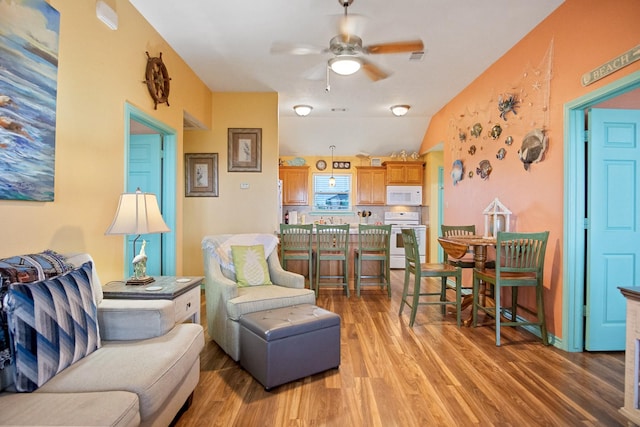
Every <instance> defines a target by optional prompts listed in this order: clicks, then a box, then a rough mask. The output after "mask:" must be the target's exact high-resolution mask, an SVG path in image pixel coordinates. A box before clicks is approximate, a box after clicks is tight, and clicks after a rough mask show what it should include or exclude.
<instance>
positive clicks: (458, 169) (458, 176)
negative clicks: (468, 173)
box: [451, 159, 464, 185]
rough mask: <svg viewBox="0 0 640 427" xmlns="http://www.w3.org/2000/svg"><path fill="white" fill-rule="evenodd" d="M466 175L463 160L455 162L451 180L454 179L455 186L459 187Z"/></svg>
mask: <svg viewBox="0 0 640 427" xmlns="http://www.w3.org/2000/svg"><path fill="white" fill-rule="evenodd" d="M463 174H464V166H463V164H462V160H459V159H458V160H456V161H454V162H453V168H451V179H453V185H457V184H458V182H460V181H461V180H462V177H463Z"/></svg>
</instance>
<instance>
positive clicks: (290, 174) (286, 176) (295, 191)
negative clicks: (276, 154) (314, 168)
mask: <svg viewBox="0 0 640 427" xmlns="http://www.w3.org/2000/svg"><path fill="white" fill-rule="evenodd" d="M280 179H281V180H282V204H283V205H292V206H307V205H308V204H309V166H280Z"/></svg>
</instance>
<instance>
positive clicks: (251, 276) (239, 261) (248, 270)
mask: <svg viewBox="0 0 640 427" xmlns="http://www.w3.org/2000/svg"><path fill="white" fill-rule="evenodd" d="M231 256H232V257H233V265H234V267H235V269H236V281H237V282H238V286H256V285H272V284H273V283H271V278H270V277H269V267H268V266H267V260H266V259H265V258H264V246H262V245H254V246H231Z"/></svg>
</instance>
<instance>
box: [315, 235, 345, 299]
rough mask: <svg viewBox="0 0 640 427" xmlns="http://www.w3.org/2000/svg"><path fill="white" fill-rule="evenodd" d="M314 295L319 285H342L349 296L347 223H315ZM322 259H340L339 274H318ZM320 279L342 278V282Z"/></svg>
mask: <svg viewBox="0 0 640 427" xmlns="http://www.w3.org/2000/svg"><path fill="white" fill-rule="evenodd" d="M316 237H317V244H316V296H318V291H319V290H320V286H343V287H344V289H345V291H346V293H347V298H348V297H349V224H340V225H329V224H318V225H316ZM322 261H341V263H342V274H341V275H331V274H328V275H320V264H321V263H322ZM320 279H342V282H340V283H336V282H325V283H320Z"/></svg>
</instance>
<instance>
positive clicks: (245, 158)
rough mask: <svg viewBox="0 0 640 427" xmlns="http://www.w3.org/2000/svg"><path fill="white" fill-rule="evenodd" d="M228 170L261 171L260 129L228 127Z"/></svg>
mask: <svg viewBox="0 0 640 427" xmlns="http://www.w3.org/2000/svg"><path fill="white" fill-rule="evenodd" d="M228 159H229V160H228V168H227V170H228V171H229V172H262V129H235V128H229V153H228Z"/></svg>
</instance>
